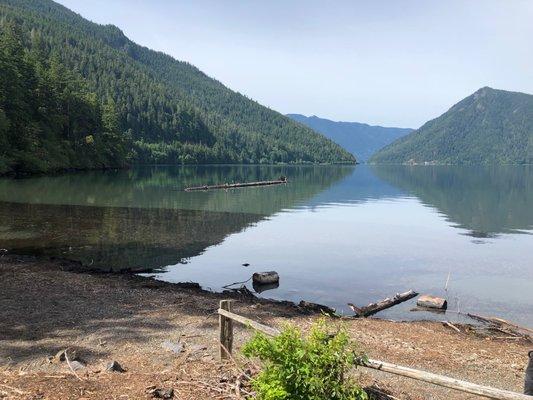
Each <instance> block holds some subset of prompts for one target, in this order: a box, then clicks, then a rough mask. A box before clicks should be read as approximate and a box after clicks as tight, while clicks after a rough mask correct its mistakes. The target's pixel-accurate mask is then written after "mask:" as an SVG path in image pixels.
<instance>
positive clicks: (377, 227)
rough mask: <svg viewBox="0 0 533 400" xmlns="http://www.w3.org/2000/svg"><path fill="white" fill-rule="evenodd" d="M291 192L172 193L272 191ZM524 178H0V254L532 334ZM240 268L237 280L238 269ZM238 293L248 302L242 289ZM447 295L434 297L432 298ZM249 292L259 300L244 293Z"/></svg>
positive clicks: (424, 173)
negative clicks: (510, 326)
mask: <svg viewBox="0 0 533 400" xmlns="http://www.w3.org/2000/svg"><path fill="white" fill-rule="evenodd" d="M280 175H285V176H287V177H288V179H289V182H290V183H289V184H287V185H281V186H276V187H260V188H246V189H235V190H230V191H209V192H184V191H183V189H184V188H185V187H187V186H194V185H201V184H211V183H220V182H244V181H252V180H261V179H274V178H277V177H278V176H280ZM532 233H533V168H531V167H401V166H394V167H392V166H391V167H385V166H382V167H377V166H376V167H372V166H356V167H349V166H314V167H313V166H307V167H296V166H295V167H288V166H286V167H264V166H261V167H259V166H199V167H150V168H148V167H146V168H138V169H134V170H131V171H117V172H88V173H76V174H66V175H61V176H54V177H36V178H30V179H21V180H11V179H3V180H0V247H1V248H6V249H8V250H9V251H11V252H14V253H28V254H44V255H49V256H59V257H65V258H69V259H73V260H78V261H81V262H82V263H83V264H85V265H90V266H92V267H93V268H101V269H104V270H109V269H112V270H118V269H124V268H131V269H132V270H141V269H147V268H148V269H157V270H158V271H160V272H158V273H157V278H158V279H162V280H166V281H171V282H183V281H194V282H199V283H200V284H201V285H202V286H203V287H205V288H210V289H212V290H215V291H220V290H223V287H224V286H225V285H227V284H230V283H232V282H241V281H246V280H248V279H249V278H250V277H251V275H252V273H253V272H256V271H269V270H275V271H277V272H278V273H279V275H280V277H281V279H280V285H279V287H278V288H275V289H271V290H267V291H263V292H261V293H258V295H260V296H264V297H269V298H275V299H285V300H292V301H300V300H302V299H305V300H308V301H313V302H318V303H322V304H327V305H329V306H332V307H335V308H337V309H338V310H339V311H340V312H344V313H347V314H348V313H350V310H349V309H348V308H347V306H346V303H348V302H351V303H355V304H357V305H366V304H367V303H369V302H372V301H376V300H380V299H382V298H384V297H388V296H391V295H394V294H395V293H397V292H403V291H406V290H408V289H414V290H416V291H419V292H421V293H430V294H434V295H438V296H443V297H446V298H447V299H448V301H449V310H450V311H451V312H449V313H448V314H449V315H447V316H446V317H444V316H442V315H434V314H431V313H427V312H420V311H418V312H413V311H410V310H411V309H412V308H413V307H414V301H411V302H408V303H404V304H402V305H400V306H397V307H394V308H392V309H390V310H387V311H385V312H382V313H381V314H379V315H380V316H383V317H389V318H401V319H420V318H432V319H439V320H442V319H444V318H446V319H450V320H456V319H457V318H458V317H457V316H456V314H455V313H454V312H453V311H458V310H459V311H461V312H466V311H470V312H475V313H479V314H490V315H498V316H501V317H504V318H509V319H512V320H514V321H516V322H518V323H521V324H525V325H529V326H533V236H532V235H531V234H532ZM245 263H248V264H250V265H249V266H247V267H245V266H243V264H245ZM245 284H246V286H247V287H248V288H249V289H250V290H252V291H254V288H253V286H252V284H251V282H250V281H249V282H246V283H245ZM446 284H447V290H445V288H446ZM256 289H257V288H256Z"/></svg>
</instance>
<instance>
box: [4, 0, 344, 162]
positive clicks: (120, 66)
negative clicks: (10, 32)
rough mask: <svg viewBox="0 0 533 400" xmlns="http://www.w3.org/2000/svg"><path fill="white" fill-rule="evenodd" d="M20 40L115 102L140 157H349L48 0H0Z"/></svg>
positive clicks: (202, 159)
mask: <svg viewBox="0 0 533 400" xmlns="http://www.w3.org/2000/svg"><path fill="white" fill-rule="evenodd" d="M6 20H7V21H11V20H16V21H17V22H18V23H19V24H20V25H21V28H22V31H23V32H24V34H25V39H26V46H27V47H28V48H29V49H31V48H34V47H35V46H38V47H39V49H40V51H42V52H44V53H45V54H46V55H48V56H51V55H55V56H57V57H58V58H59V59H60V61H61V62H62V63H63V64H64V65H66V66H67V67H68V68H69V69H70V70H72V71H75V72H78V73H79V74H81V75H82V77H83V78H85V80H86V81H87V82H88V86H89V89H90V90H91V91H94V92H95V93H96V94H97V95H98V96H99V97H100V99H102V100H107V99H108V98H109V97H111V98H112V99H113V100H114V102H115V103H116V106H117V111H118V114H119V122H120V127H121V128H122V129H123V130H124V131H127V132H129V133H130V134H131V137H132V138H133V140H134V142H135V143H136V152H137V160H138V161H141V162H187V163H194V162H237V163H241V162H242V163H255V162H265V163H266V162H354V159H353V157H352V156H351V155H350V154H349V153H347V152H346V151H344V150H343V149H342V148H341V147H340V146H338V145H336V144H335V143H333V142H331V141H330V140H328V139H326V138H324V137H322V136H321V135H319V134H317V133H316V132H313V131H312V130H310V129H307V128H304V127H302V126H301V125H299V124H296V123H294V122H293V121H291V120H290V119H289V118H287V117H285V116H283V115H281V114H279V113H277V112H275V111H273V110H270V109H268V108H266V107H263V106H261V105H260V104H258V103H257V102H255V101H252V100H250V99H248V98H247V97H245V96H243V95H241V94H239V93H236V92H233V91H232V90H230V89H228V88H226V87H225V86H223V85H222V84H221V83H220V82H218V81H216V80H214V79H212V78H209V77H208V76H207V75H205V74H204V73H202V72H201V71H200V70H198V69H197V68H195V67H194V66H192V65H190V64H188V63H185V62H180V61H176V60H175V59H173V58H172V57H170V56H168V55H165V54H163V53H160V52H156V51H152V50H150V49H147V48H145V47H142V46H139V45H137V44H135V43H134V42H132V41H130V40H129V39H128V38H127V37H126V36H124V34H123V33H122V31H120V29H118V28H117V27H115V26H112V25H105V26H103V25H98V24H95V23H92V22H90V21H87V20H85V19H84V18H82V17H81V16H79V15H77V14H75V13H73V12H72V11H70V10H68V9H67V8H65V7H63V6H61V5H59V4H57V3H54V2H53V1H51V0H0V21H4V22H3V23H5V21H6Z"/></svg>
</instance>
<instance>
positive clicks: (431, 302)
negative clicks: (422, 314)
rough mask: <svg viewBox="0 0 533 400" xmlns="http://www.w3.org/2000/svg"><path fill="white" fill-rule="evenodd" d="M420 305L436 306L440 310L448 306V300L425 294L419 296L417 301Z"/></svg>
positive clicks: (426, 306)
mask: <svg viewBox="0 0 533 400" xmlns="http://www.w3.org/2000/svg"><path fill="white" fill-rule="evenodd" d="M416 305H417V306H418V307H425V308H436V309H438V310H445V309H446V308H447V307H448V302H447V301H446V300H445V299H443V298H441V297H436V296H430V295H429V294H423V295H422V296H420V297H419V298H418V301H417V302H416Z"/></svg>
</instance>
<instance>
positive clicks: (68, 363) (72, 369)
mask: <svg viewBox="0 0 533 400" xmlns="http://www.w3.org/2000/svg"><path fill="white" fill-rule="evenodd" d="M65 361H66V362H67V365H68V367H69V368H70V370H71V371H72V373H73V374H74V376H75V377H76V378H78V379H79V380H80V381H83V379H81V378H80V376H79V375H78V374H77V373H76V371H74V368H72V365H71V364H70V360H69V359H68V355H67V349H65Z"/></svg>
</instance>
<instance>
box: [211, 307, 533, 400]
mask: <svg viewBox="0 0 533 400" xmlns="http://www.w3.org/2000/svg"><path fill="white" fill-rule="evenodd" d="M218 314H219V323H220V357H221V358H222V359H225V358H229V357H230V354H231V349H232V347H233V321H236V322H239V323H241V324H243V325H246V326H248V327H250V328H253V329H255V330H257V331H259V332H263V333H264V334H266V335H269V336H277V335H279V334H280V331H279V330H278V329H276V328H272V327H270V326H267V325H263V324H260V323H259V322H256V321H253V320H251V319H249V318H246V317H243V316H242V315H238V314H235V313H232V312H231V300H222V301H221V302H220V308H219V310H218ZM228 351H229V353H230V354H228ZM362 366H363V367H365V368H370V369H375V370H378V371H383V372H388V373H391V374H395V375H399V376H404V377H407V378H411V379H416V380H418V381H422V382H427V383H431V384H433V385H438V386H443V387H446V388H449V389H454V390H458V391H461V392H464V393H470V394H475V395H478V396H481V397H486V398H488V399H494V400H533V396H528V395H525V394H520V393H516V392H510V391H508V390H502V389H495V388H492V387H488V386H482V385H478V384H475V383H470V382H466V381H462V380H459V379H455V378H450V377H448V376H443V375H437V374H433V373H431V372H426V371H420V370H417V369H413V368H408V367H402V366H401V365H395V364H391V363H388V362H385V361H379V360H372V359H369V360H368V362H367V363H366V364H364V365H362Z"/></svg>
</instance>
